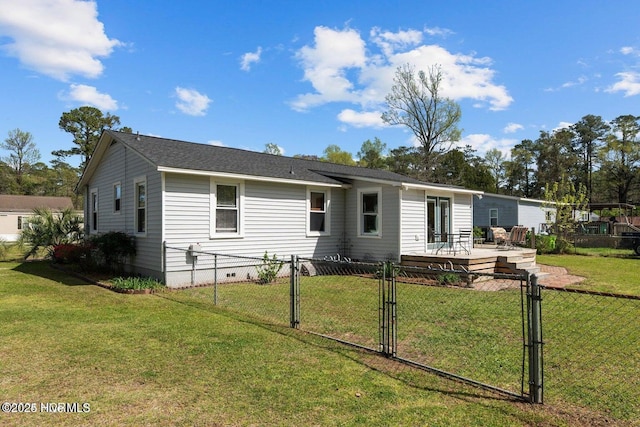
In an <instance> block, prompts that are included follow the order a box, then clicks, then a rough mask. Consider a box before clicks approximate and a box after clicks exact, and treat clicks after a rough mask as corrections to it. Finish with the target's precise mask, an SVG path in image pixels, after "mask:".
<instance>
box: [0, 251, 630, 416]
mask: <svg viewBox="0 0 640 427" xmlns="http://www.w3.org/2000/svg"><path fill="white" fill-rule="evenodd" d="M258 288H260V289H261V291H260V292H262V293H263V295H262V296H261V297H260V298H261V299H259V302H260V304H254V305H255V306H259V307H261V309H260V310H262V312H264V313H265V316H266V319H269V322H268V323H264V322H263V321H257V320H253V319H254V317H248V316H245V315H243V314H238V313H237V312H233V311H228V309H226V308H220V307H215V306H213V304H212V303H211V294H209V293H207V292H210V288H207V289H201V290H200V291H198V292H191V293H189V292H182V291H181V292H167V293H160V294H157V295H123V294H117V293H113V292H110V291H108V290H105V289H102V288H100V287H97V286H93V285H87V284H84V283H83V282H81V281H80V280H78V279H74V278H71V277H69V276H66V275H65V274H63V273H61V272H59V271H57V270H53V269H51V268H50V267H49V266H48V265H47V264H46V263H38V262H34V263H24V264H18V263H0V323H1V324H2V328H0V372H2V376H1V377H0V398H1V400H2V401H9V402H88V403H89V404H90V405H91V406H90V407H91V411H90V412H89V413H82V414H46V413H35V414H0V423H2V424H3V425H27V426H30V425H32V426H40V425H46V424H56V425H94V426H100V425H136V426H138V425H154V426H155V425H185V426H191V425H213V426H215V425H220V426H228V425H260V426H262V425H278V426H289V425H291V426H294V425H295V426H302V425H344V426H350V425H354V426H355V425H376V426H378V425H380V426H415V425H429V426H451V425H453V426H519V425H523V426H524V425H548V426H555V425H558V426H564V425H571V426H573V425H575V426H578V425H586V424H596V423H598V424H602V425H604V424H606V425H616V424H618V425H640V424H638V423H637V422H635V423H634V421H632V420H633V418H629V417H625V416H624V409H623V410H622V412H621V411H620V410H619V411H618V412H617V413H622V414H623V416H621V417H618V416H617V415H615V414H614V415H612V414H611V413H610V412H608V411H606V410H603V409H600V408H597V407H596V408H595V409H585V408H584V407H581V406H580V405H574V404H573V403H569V404H565V403H562V404H556V403H551V404H546V405H535V406H532V405H529V404H523V403H516V402H513V401H510V400H508V399H504V398H503V397H500V396H495V395H491V394H489V393H486V392H482V391H480V390H477V389H474V388H470V387H466V386H463V385H460V384H457V383H452V382H450V381H447V380H444V379H441V378H439V377H437V376H434V375H432V374H428V373H424V372H423V371H419V370H415V369H412V368H408V367H406V366H402V365H399V364H397V363H395V362H392V361H389V360H386V359H384V358H381V357H378V356H373V355H371V354H370V353H367V352H364V351H359V350H356V349H353V348H350V347H345V346H344V345H341V344H338V343H335V342H332V341H329V340H326V339H323V338H319V337H315V336H313V335H308V334H305V333H304V332H302V331H296V330H292V329H290V328H287V327H286V326H281V325H284V324H286V323H287V317H286V315H287V310H286V309H281V308H277V309H273V310H272V309H271V308H273V307H275V305H274V306H269V304H268V302H269V301H278V300H280V299H282V298H285V300H286V295H283V294H284V291H282V290H281V289H282V288H283V287H278V286H273V287H272V286H263V287H258V286H256V285H254V287H253V288H252V292H254V291H255V289H258ZM236 289H238V290H239V289H240V288H236ZM252 292H242V293H240V292H239V291H238V295H240V296H243V297H244V298H248V297H249V296H250V295H251V293H252ZM303 292H304V288H303ZM405 292H410V291H405ZM270 293H271V294H272V295H270ZM318 293H320V294H321V293H322V292H320V291H318ZM330 293H331V292H330ZM495 294H499V293H495ZM304 295H305V294H303V297H304ZM405 295H406V296H408V297H411V295H410V294H409V295H407V294H406V293H405ZM399 296H400V295H399ZM219 297H220V298H221V301H224V298H231V299H232V300H234V301H237V299H238V298H237V297H234V296H233V295H231V294H224V293H221V295H219ZM306 298H309V299H308V300H307V304H311V305H314V301H315V300H314V299H313V298H314V297H313V293H311V292H310V291H307V294H306ZM489 298H490V297H489ZM490 299H491V298H490ZM247 301H248V300H247ZM252 301H255V300H252ZM303 301H304V300H303ZM438 301H439V300H436V303H438ZM334 303H335V301H334ZM493 303H495V301H494V302H493ZM478 304H480V303H478ZM227 305H229V304H227ZM277 305H279V304H277ZM352 306H356V304H353V305H352ZM236 308H239V307H236ZM477 308H478V309H481V308H482V307H481V306H478V307H477ZM315 309H316V310H320V309H319V308H318V307H317V306H316V307H315ZM334 309H336V310H337V308H336V307H334ZM449 314H451V313H449ZM257 316H258V317H261V315H260V313H258V314H257ZM498 317H500V316H498ZM304 319H305V318H304V314H303V321H304ZM307 321H309V322H319V318H318V319H316V318H315V317H314V316H311V317H308V318H307ZM338 323H340V322H338ZM413 324H416V323H415V319H414V323H413ZM318 325H319V326H318V327H321V326H320V324H318ZM500 325H501V323H500V322H497V326H498V327H500ZM329 326H331V325H329ZM485 326H486V325H485ZM322 327H325V326H322ZM334 327H337V328H341V326H339V325H337V326H335V325H334ZM365 329H366V328H365ZM367 331H368V329H367ZM367 331H364V330H363V331H362V333H363V334H368V332H367ZM478 333H479V332H478V331H477V330H476V331H475V332H474V334H478ZM403 334H408V332H407V331H405V332H403ZM414 338H415V337H414ZM481 338H482V337H481ZM402 339H409V338H408V336H407V335H403V336H402ZM413 341H416V342H417V341H419V340H417V339H413ZM432 344H433V343H431V344H430V345H432ZM454 362H455V361H454ZM455 363H458V362H455ZM623 392H624V393H628V391H623ZM633 392H636V393H637V391H632V393H633ZM623 399H626V396H623ZM632 405H636V403H632ZM626 410H627V411H628V408H626ZM636 410H637V408H635V409H634V408H633V407H632V409H631V412H630V413H631V415H634V414H636V412H634V411H636ZM625 419H626V421H625ZM625 423H626V424H625Z"/></svg>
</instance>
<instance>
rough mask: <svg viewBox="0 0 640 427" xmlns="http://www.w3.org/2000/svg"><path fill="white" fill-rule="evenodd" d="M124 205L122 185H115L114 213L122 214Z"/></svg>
mask: <svg viewBox="0 0 640 427" xmlns="http://www.w3.org/2000/svg"><path fill="white" fill-rule="evenodd" d="M121 204H122V185H121V184H120V183H119V182H116V183H115V184H113V212H114V213H120V208H121V207H122V206H121Z"/></svg>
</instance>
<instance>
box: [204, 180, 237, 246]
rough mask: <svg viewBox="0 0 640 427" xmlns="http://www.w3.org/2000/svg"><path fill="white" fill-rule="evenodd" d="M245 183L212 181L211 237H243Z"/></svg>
mask: <svg viewBox="0 0 640 427" xmlns="http://www.w3.org/2000/svg"><path fill="white" fill-rule="evenodd" d="M243 198H244V185H243V184H242V183H239V182H224V181H213V180H212V181H211V212H212V215H211V216H212V218H211V237H215V238H224V237H241V235H242V203H243V202H242V201H243Z"/></svg>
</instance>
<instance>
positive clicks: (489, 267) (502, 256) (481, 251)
mask: <svg viewBox="0 0 640 427" xmlns="http://www.w3.org/2000/svg"><path fill="white" fill-rule="evenodd" d="M470 252H471V253H469V254H467V253H464V252H463V253H460V252H458V253H456V254H453V253H438V254H435V253H420V254H410V255H402V256H401V264H402V265H406V266H413V267H431V268H442V269H447V270H449V269H453V270H465V271H468V272H469V273H517V274H520V273H522V272H524V271H529V272H530V273H538V272H539V271H540V269H539V268H538V267H537V266H536V250H535V249H528V248H519V247H518V248H509V249H503V248H498V247H496V246H491V245H482V246H480V247H478V246H476V247H474V248H472V249H471V251H470Z"/></svg>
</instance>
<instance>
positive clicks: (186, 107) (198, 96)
mask: <svg viewBox="0 0 640 427" xmlns="http://www.w3.org/2000/svg"><path fill="white" fill-rule="evenodd" d="M176 96H177V97H178V101H177V102H176V108H178V110H180V111H182V112H183V113H185V114H188V115H190V116H204V115H205V113H206V112H207V108H209V104H210V103H211V99H209V97H208V96H207V95H204V94H202V93H200V92H198V91H197V90H195V89H185V88H182V87H180V86H178V87H176Z"/></svg>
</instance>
